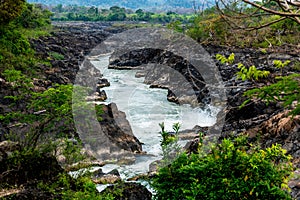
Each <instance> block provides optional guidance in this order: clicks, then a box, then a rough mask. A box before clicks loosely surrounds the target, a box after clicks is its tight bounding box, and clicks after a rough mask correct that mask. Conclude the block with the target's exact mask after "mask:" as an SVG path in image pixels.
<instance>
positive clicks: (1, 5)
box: [0, 0, 25, 25]
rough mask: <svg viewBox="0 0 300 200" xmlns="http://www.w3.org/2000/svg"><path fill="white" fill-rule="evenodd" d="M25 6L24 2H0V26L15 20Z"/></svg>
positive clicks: (8, 0) (23, 0) (20, 0)
mask: <svg viewBox="0 0 300 200" xmlns="http://www.w3.org/2000/svg"><path fill="white" fill-rule="evenodd" d="M24 5H25V0H0V25H3V24H8V23H9V22H10V21H12V20H13V19H15V18H17V17H18V16H19V15H20V14H21V12H22V10H23V7H24Z"/></svg>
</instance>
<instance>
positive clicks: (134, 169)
mask: <svg viewBox="0 0 300 200" xmlns="http://www.w3.org/2000/svg"><path fill="white" fill-rule="evenodd" d="M91 62H92V64H93V65H94V66H95V67H96V68H97V69H99V70H100V71H101V73H102V74H103V77H104V78H106V79H108V81H109V82H110V84H111V85H110V87H105V88H103V90H105V92H106V94H107V97H108V99H107V100H106V102H107V103H110V102H114V103H116V104H117V106H118V109H119V110H121V111H123V112H125V113H126V116H127V119H128V121H129V123H130V125H131V127H132V131H133V134H134V135H135V136H136V137H137V138H138V139H139V140H140V141H141V142H142V143H144V145H143V150H144V151H146V152H147V154H148V155H146V156H137V159H136V162H135V164H133V165H124V166H117V165H106V166H104V168H103V171H106V170H107V171H109V170H112V169H114V168H117V169H118V170H119V172H120V173H121V176H122V178H125V177H127V178H128V177H132V176H134V175H136V174H140V173H145V172H147V171H148V168H149V164H150V163H152V162H153V161H155V160H158V159H159V158H160V153H161V148H160V141H161V137H160V134H159V131H160V127H159V125H158V124H159V123H161V122H164V123H165V126H166V130H168V131H171V130H172V125H173V123H177V122H179V123H180V125H181V130H185V129H192V128H193V127H194V126H195V125H200V126H211V125H213V124H214V123H215V116H212V114H210V112H209V111H208V110H202V109H200V108H192V107H191V106H189V105H181V106H179V105H177V104H175V103H171V102H169V101H167V90H165V89H153V88H149V85H146V84H144V83H143V81H144V78H135V73H136V71H135V70H114V69H108V68H107V66H108V63H109V55H103V56H99V57H97V58H93V59H92V61H91ZM213 109H214V108H211V109H210V110H213Z"/></svg>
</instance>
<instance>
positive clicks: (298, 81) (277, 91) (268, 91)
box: [243, 74, 300, 115]
mask: <svg viewBox="0 0 300 200" xmlns="http://www.w3.org/2000/svg"><path fill="white" fill-rule="evenodd" d="M276 79H277V82H276V83H274V84H271V85H267V86H264V87H262V88H255V89H252V90H248V91H246V92H245V96H247V97H248V98H249V99H248V100H247V101H245V102H244V103H243V105H245V104H247V103H248V102H249V101H250V100H251V99H260V100H263V101H266V102H267V103H271V102H282V103H283V106H284V107H286V108H288V109H292V111H291V114H293V115H296V114H299V113H300V103H299V99H300V75H299V74H291V75H289V76H284V77H277V78H276Z"/></svg>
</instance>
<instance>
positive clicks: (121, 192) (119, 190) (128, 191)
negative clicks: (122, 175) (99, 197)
mask: <svg viewBox="0 0 300 200" xmlns="http://www.w3.org/2000/svg"><path fill="white" fill-rule="evenodd" d="M101 193H106V194H107V193H108V194H111V195H112V196H113V197H114V199H115V200H129V199H130V200H141V199H143V200H151V198H152V194H151V192H149V190H148V189H147V188H146V187H145V186H142V185H140V184H139V183H122V184H118V185H113V186H108V187H107V188H106V189H105V190H103V191H102V192H101Z"/></svg>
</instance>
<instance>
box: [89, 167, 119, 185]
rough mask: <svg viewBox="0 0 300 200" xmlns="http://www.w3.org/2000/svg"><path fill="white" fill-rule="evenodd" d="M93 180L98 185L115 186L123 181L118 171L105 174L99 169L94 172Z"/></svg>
mask: <svg viewBox="0 0 300 200" xmlns="http://www.w3.org/2000/svg"><path fill="white" fill-rule="evenodd" d="M92 180H93V182H94V183H96V184H115V183H117V182H120V181H121V176H120V173H119V172H118V170H116V169H114V170H112V171H110V172H108V173H103V171H102V170H101V169H99V170H97V171H95V172H93V175H92Z"/></svg>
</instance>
